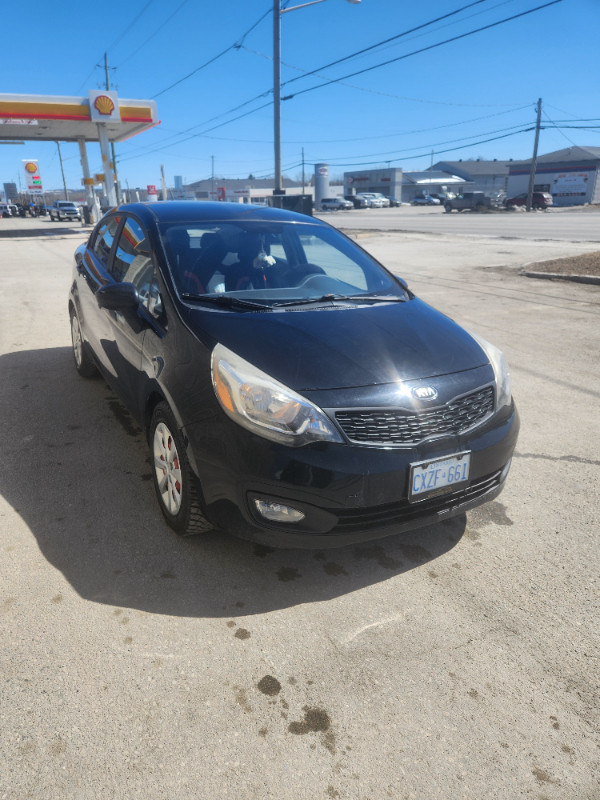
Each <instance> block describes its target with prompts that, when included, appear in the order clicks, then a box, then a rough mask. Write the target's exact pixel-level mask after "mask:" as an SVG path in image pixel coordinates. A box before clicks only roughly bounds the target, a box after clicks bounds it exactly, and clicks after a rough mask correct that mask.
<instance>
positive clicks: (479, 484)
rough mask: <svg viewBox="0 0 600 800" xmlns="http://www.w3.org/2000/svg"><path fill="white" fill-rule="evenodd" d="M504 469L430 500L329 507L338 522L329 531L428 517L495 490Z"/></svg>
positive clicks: (406, 521) (341, 531)
mask: <svg viewBox="0 0 600 800" xmlns="http://www.w3.org/2000/svg"><path fill="white" fill-rule="evenodd" d="M501 474H502V470H498V471H497V472H494V473H492V474H491V475H486V476H485V477H483V478H480V479H478V480H476V481H473V482H472V483H471V484H470V485H469V486H467V487H465V488H462V489H458V490H457V491H455V492H448V493H447V494H443V495H440V496H438V497H432V498H430V499H429V500H422V501H421V502H419V503H409V502H408V500H402V501H400V502H398V503H388V504H387V505H384V506H376V507H374V508H352V509H342V510H340V509H328V510H329V511H330V513H331V514H335V516H336V517H337V518H338V523H337V525H336V526H335V528H333V529H332V530H331V531H330V533H332V534H342V533H353V532H354V531H358V530H369V529H370V528H384V527H386V526H388V525H402V524H404V523H408V522H412V521H414V520H418V519H419V518H421V517H428V516H430V515H432V514H436V513H437V512H439V511H443V510H444V509H448V508H454V507H455V506H459V505H462V504H463V503H468V502H470V501H472V500H477V498H479V497H481V496H482V495H484V494H486V492H489V491H491V490H492V489H495V488H496V487H497V486H499V485H500V476H501Z"/></svg>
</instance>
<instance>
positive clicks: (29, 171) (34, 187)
mask: <svg viewBox="0 0 600 800" xmlns="http://www.w3.org/2000/svg"><path fill="white" fill-rule="evenodd" d="M22 162H23V172H24V173H25V185H26V186H27V191H28V192H29V194H43V191H44V188H43V186H42V179H41V178H40V173H39V167H38V162H37V160H36V159H34V158H23V159H22Z"/></svg>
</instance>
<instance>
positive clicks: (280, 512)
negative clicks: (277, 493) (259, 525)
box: [254, 500, 305, 522]
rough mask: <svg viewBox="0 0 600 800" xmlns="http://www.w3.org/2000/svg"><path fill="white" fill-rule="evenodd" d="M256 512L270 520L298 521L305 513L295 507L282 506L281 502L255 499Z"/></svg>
mask: <svg viewBox="0 0 600 800" xmlns="http://www.w3.org/2000/svg"><path fill="white" fill-rule="evenodd" d="M254 505H255V506H256V510H257V511H258V513H259V514H260V515H261V516H263V517H264V518H265V519H269V520H271V521H272V522H300V521H301V520H303V519H304V517H305V514H303V513H302V511H298V509H297V508H292V507H291V506H284V505H282V504H281V503H270V502H269V501H268V500H255V501H254Z"/></svg>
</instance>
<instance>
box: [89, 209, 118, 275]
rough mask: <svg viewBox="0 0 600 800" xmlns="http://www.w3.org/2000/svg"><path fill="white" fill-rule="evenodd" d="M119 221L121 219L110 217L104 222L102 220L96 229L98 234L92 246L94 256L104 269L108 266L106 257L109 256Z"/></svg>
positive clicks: (114, 216) (115, 216)
mask: <svg viewBox="0 0 600 800" xmlns="http://www.w3.org/2000/svg"><path fill="white" fill-rule="evenodd" d="M120 221H121V217H120V216H117V215H115V214H113V215H111V216H110V217H108V218H107V219H106V220H103V221H102V222H101V223H100V227H99V228H98V232H97V234H96V238H95V240H94V244H93V250H94V253H95V254H96V256H97V257H98V259H99V260H100V262H101V263H102V266H103V267H104V268H105V269H106V267H107V264H108V257H109V255H110V251H111V248H112V245H113V242H114V239H115V234H116V232H117V228H118V227H119V222H120Z"/></svg>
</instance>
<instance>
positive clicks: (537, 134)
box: [525, 97, 542, 211]
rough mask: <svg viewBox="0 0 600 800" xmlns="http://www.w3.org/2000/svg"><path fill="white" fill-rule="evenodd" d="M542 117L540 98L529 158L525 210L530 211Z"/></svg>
mask: <svg viewBox="0 0 600 800" xmlns="http://www.w3.org/2000/svg"><path fill="white" fill-rule="evenodd" d="M541 119H542V98H541V97H540V99H539V100H538V102H537V122H536V123H535V142H534V144H533V158H532V159H531V170H530V172H529V188H528V189H527V205H526V206H525V208H526V210H527V211H531V202H532V199H533V187H534V185H535V171H536V168H537V151H538V142H539V140H540V122H541Z"/></svg>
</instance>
